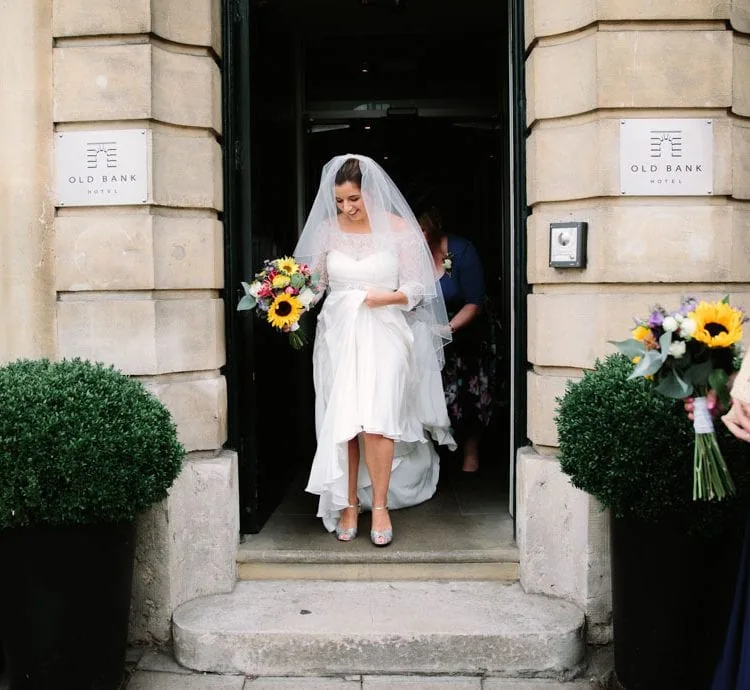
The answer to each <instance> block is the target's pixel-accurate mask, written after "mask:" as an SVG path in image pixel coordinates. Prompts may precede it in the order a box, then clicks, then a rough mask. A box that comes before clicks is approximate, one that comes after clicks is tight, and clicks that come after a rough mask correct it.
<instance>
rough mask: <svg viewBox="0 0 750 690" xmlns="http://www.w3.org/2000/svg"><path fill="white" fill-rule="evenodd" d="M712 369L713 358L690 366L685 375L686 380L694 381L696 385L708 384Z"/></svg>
mask: <svg viewBox="0 0 750 690" xmlns="http://www.w3.org/2000/svg"><path fill="white" fill-rule="evenodd" d="M712 371H713V364H712V363H711V360H707V361H705V362H700V363H699V364H693V365H692V366H690V367H688V368H687V369H686V371H685V373H684V374H683V376H684V378H685V380H686V381H688V382H689V383H692V384H693V385H694V386H707V385H708V377H709V376H710V374H711V372H712Z"/></svg>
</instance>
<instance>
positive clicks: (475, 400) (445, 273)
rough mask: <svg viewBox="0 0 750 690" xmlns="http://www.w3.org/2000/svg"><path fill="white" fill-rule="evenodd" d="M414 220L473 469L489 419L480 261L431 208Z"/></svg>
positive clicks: (449, 395)
mask: <svg viewBox="0 0 750 690" xmlns="http://www.w3.org/2000/svg"><path fill="white" fill-rule="evenodd" d="M419 224H420V226H421V228H422V231H423V232H424V234H425V237H426V238H427V243H428V245H429V247H430V250H431V251H432V257H433V259H434V261H435V268H436V269H437V271H438V275H439V276H440V287H441V288H442V290H443V297H444V299H445V306H446V309H447V311H448V319H449V322H448V325H449V326H450V329H451V333H452V334H453V341H452V343H451V344H450V345H448V346H447V347H446V349H445V368H444V369H443V387H444V389H445V399H446V403H447V405H448V414H449V416H450V420H451V427H452V430H453V432H454V434H455V435H456V440H457V441H458V442H459V444H460V445H461V447H462V449H463V465H462V470H463V471H464V472H466V473H473V472H476V471H477V470H478V469H479V440H480V435H481V432H482V430H483V429H485V428H486V427H487V426H488V425H489V423H490V419H491V417H492V398H493V387H494V380H495V353H494V347H493V345H492V342H491V338H490V329H489V323H488V319H487V318H486V313H485V306H486V305H485V302H486V300H485V288H484V276H483V271H482V263H481V261H480V259H479V255H478V254H477V251H476V249H475V248H474V245H473V244H472V243H471V242H470V241H469V240H467V239H465V238H463V237H459V236H457V235H452V234H448V233H446V232H445V229H444V226H443V222H442V218H441V216H440V213H439V211H438V210H437V209H436V208H435V207H434V206H433V207H430V208H428V209H427V210H426V211H424V212H423V213H421V214H420V216H419Z"/></svg>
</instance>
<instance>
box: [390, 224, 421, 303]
mask: <svg viewBox="0 0 750 690" xmlns="http://www.w3.org/2000/svg"><path fill="white" fill-rule="evenodd" d="M396 237H397V240H396V246H397V249H398V280H399V286H398V289H399V291H401V292H403V293H404V294H405V295H406V300H407V303H406V304H405V305H401V308H402V309H404V311H411V310H412V309H414V307H416V306H417V305H418V304H419V303H420V302H421V301H422V298H423V297H424V295H425V287H426V286H425V285H423V281H424V277H423V271H422V270H421V254H422V247H421V246H420V242H421V238H420V237H419V236H418V235H416V234H415V233H412V232H409V231H407V230H402V231H398V232H397V233H396Z"/></svg>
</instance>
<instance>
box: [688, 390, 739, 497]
mask: <svg viewBox="0 0 750 690" xmlns="http://www.w3.org/2000/svg"><path fill="white" fill-rule="evenodd" d="M693 417H694V422H693V426H694V428H695V453H694V456H693V458H694V459H693V500H704V501H710V500H713V499H717V500H722V499H723V498H726V497H727V496H730V495H732V494H733V493H734V492H735V486H734V482H733V481H732V476H731V475H730V474H729V468H728V467H727V464H726V462H725V461H724V456H723V455H722V454H721V449H720V448H719V444H718V442H717V440H716V433H715V431H714V420H713V418H712V417H711V412H710V410H709V409H708V399H707V398H706V396H704V395H701V396H697V397H695V398H693Z"/></svg>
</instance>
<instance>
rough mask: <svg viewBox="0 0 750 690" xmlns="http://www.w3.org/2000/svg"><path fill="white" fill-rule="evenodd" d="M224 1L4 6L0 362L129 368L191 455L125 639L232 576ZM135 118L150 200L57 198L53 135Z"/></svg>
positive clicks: (154, 537) (143, 569)
mask: <svg viewBox="0 0 750 690" xmlns="http://www.w3.org/2000/svg"><path fill="white" fill-rule="evenodd" d="M220 9H221V3H220V1H219V0H195V1H194V2H191V3H187V4H186V3H183V2H178V1H177V0H134V1H133V2H121V1H120V0H96V1H92V0H10V2H5V3H3V6H2V11H1V13H2V19H3V21H2V22H1V23H0V39H1V40H2V46H3V54H4V55H5V56H6V57H7V56H11V55H12V59H3V60H2V61H0V76H2V83H3V84H10V85H11V91H12V93H13V98H4V99H2V101H1V104H0V148H1V150H2V151H3V155H2V161H3V165H2V168H0V228H1V229H0V308H2V312H3V314H4V315H8V321H7V324H12V327H8V325H6V328H3V329H2V336H1V337H2V340H0V361H8V360H11V359H15V358H16V357H19V356H26V357H35V356H49V357H52V358H56V357H74V356H80V357H88V358H91V359H95V360H99V361H104V362H107V363H111V364H114V365H115V366H116V367H118V368H119V369H121V370H122V371H124V372H125V373H127V374H130V375H134V376H137V377H140V378H141V379H142V380H143V381H144V383H145V384H146V385H147V387H148V388H149V389H150V390H152V391H153V392H154V394H155V395H156V396H157V397H159V398H160V399H161V400H162V401H163V402H164V404H165V405H166V406H167V407H168V408H169V410H170V411H171V413H172V415H173V417H174V418H175V421H176V423H177V426H178V431H179V435H180V439H181V441H182V443H183V444H184V445H185V448H186V449H187V451H188V456H187V458H186V460H185V465H184V467H183V470H182V473H181V474H180V476H179V478H178V479H177V481H176V483H175V485H174V487H173V488H172V490H171V492H170V497H169V498H168V499H167V500H166V501H164V503H163V504H161V505H158V506H156V507H155V508H154V509H153V510H152V511H151V512H150V513H149V514H147V515H144V516H143V517H142V519H141V529H140V531H139V534H140V541H139V544H138V567H137V569H136V580H135V592H134V604H133V620H132V630H131V636H132V638H133V640H134V641H157V642H165V641H167V640H168V639H169V637H170V625H171V615H172V611H173V610H174V608H175V607H176V606H178V605H179V604H181V603H183V602H184V601H187V600H189V599H192V598H194V597H196V596H201V595H205V594H212V593H219V592H227V591H230V590H231V589H232V587H233V586H234V582H235V580H236V547H237V542H238V538H239V519H238V516H239V506H238V503H239V501H238V481H237V460H236V457H235V455H234V454H233V453H231V452H227V451H224V450H223V446H224V443H225V442H226V438H227V422H226V418H227V414H226V413H227V409H226V408H227V402H226V396H227V390H226V381H225V380H224V378H223V376H222V375H221V373H220V369H221V367H222V366H223V365H224V363H225V347H224V337H225V333H224V304H223V301H222V299H221V298H220V290H221V289H222V288H223V285H224V277H223V266H224V257H223V240H222V233H223V228H222V224H221V222H220V220H219V216H220V213H221V211H222V200H223V191H222V155H221V148H220V145H219V141H218V138H219V136H220V135H221V122H222V111H221V75H220V71H219V67H218V56H219V55H220V54H221V26H220ZM133 128H138V129H145V130H146V131H147V136H148V139H149V147H148V151H149V164H148V171H149V177H150V179H149V192H148V193H149V203H147V204H145V205H142V206H138V207H135V206H100V207H86V208H74V207H66V208H59V209H57V211H56V209H55V201H54V193H53V190H52V184H53V175H52V167H53V156H54V152H53V137H54V133H55V132H58V133H64V132H70V131H77V130H110V129H133Z"/></svg>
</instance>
